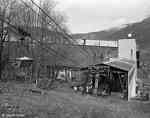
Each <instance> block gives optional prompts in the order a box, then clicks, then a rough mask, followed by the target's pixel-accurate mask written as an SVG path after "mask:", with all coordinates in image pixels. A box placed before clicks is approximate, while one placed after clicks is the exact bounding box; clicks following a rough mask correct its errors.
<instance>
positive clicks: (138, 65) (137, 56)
mask: <svg viewBox="0 0 150 118" xmlns="http://www.w3.org/2000/svg"><path fill="white" fill-rule="evenodd" d="M136 61H137V68H140V51H139V47H138V46H137V51H136Z"/></svg>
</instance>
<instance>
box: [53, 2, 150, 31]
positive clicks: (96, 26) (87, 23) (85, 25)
mask: <svg viewBox="0 0 150 118" xmlns="http://www.w3.org/2000/svg"><path fill="white" fill-rule="evenodd" d="M55 1H57V2H58V3H59V4H58V6H57V9H59V10H61V11H63V12H65V13H66V15H67V17H68V26H69V29H70V30H71V32H73V33H84V32H94V31H100V30H103V29H108V28H111V27H115V26H120V25H122V24H127V23H131V22H135V21H140V20H142V19H143V18H144V17H146V16H148V15H150V0H55Z"/></svg>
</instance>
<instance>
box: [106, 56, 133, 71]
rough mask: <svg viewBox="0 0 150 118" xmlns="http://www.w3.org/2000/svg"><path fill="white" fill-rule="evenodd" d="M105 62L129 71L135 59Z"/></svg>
mask: <svg viewBox="0 0 150 118" xmlns="http://www.w3.org/2000/svg"><path fill="white" fill-rule="evenodd" d="M105 64H106V65H109V66H111V67H114V68H118V69H121V70H124V71H130V70H131V68H132V67H133V66H134V65H135V61H133V60H128V59H116V60H112V61H109V62H106V63H105Z"/></svg>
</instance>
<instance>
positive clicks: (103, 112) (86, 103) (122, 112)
mask: <svg viewBox="0 0 150 118" xmlns="http://www.w3.org/2000/svg"><path fill="white" fill-rule="evenodd" d="M2 86H5V88H6V90H5V91H6V92H5V93H4V92H3V93H1V94H0V104H1V105H2V104H4V103H7V104H12V105H15V106H19V109H18V111H20V112H22V113H24V114H26V117H27V118H150V102H141V101H130V102H128V101H124V100H121V99H120V98H119V97H118V96H117V95H114V96H113V95H112V96H111V97H110V96H109V97H94V96H90V95H81V94H80V93H75V92H74V91H73V90H71V89H70V88H69V87H68V86H67V85H66V86H65V87H64V86H61V87H60V86H59V87H57V88H55V89H53V90H50V91H44V94H42V95H41V94H39V93H31V92H29V91H28V89H29V88H30V87H32V86H30V85H29V84H16V83H15V84H14V83H7V84H6V83H3V84H2V83H1V87H2ZM7 87H8V88H9V90H8V88H7ZM3 88H4V87H3ZM0 113H2V112H0ZM0 115H1V114H0Z"/></svg>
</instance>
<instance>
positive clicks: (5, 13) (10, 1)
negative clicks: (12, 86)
mask: <svg viewBox="0 0 150 118" xmlns="http://www.w3.org/2000/svg"><path fill="white" fill-rule="evenodd" d="M15 5H16V0H0V79H1V75H2V70H3V69H4V66H5V64H6V61H7V60H8V59H6V58H5V59H4V56H3V51H4V50H3V49H4V43H5V42H6V41H7V40H8V37H7V36H8V30H7V28H8V26H7V24H6V23H5V19H7V21H9V22H10V21H11V19H12V18H13V13H12V12H13V10H14V9H15ZM4 61H5V62H4Z"/></svg>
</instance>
